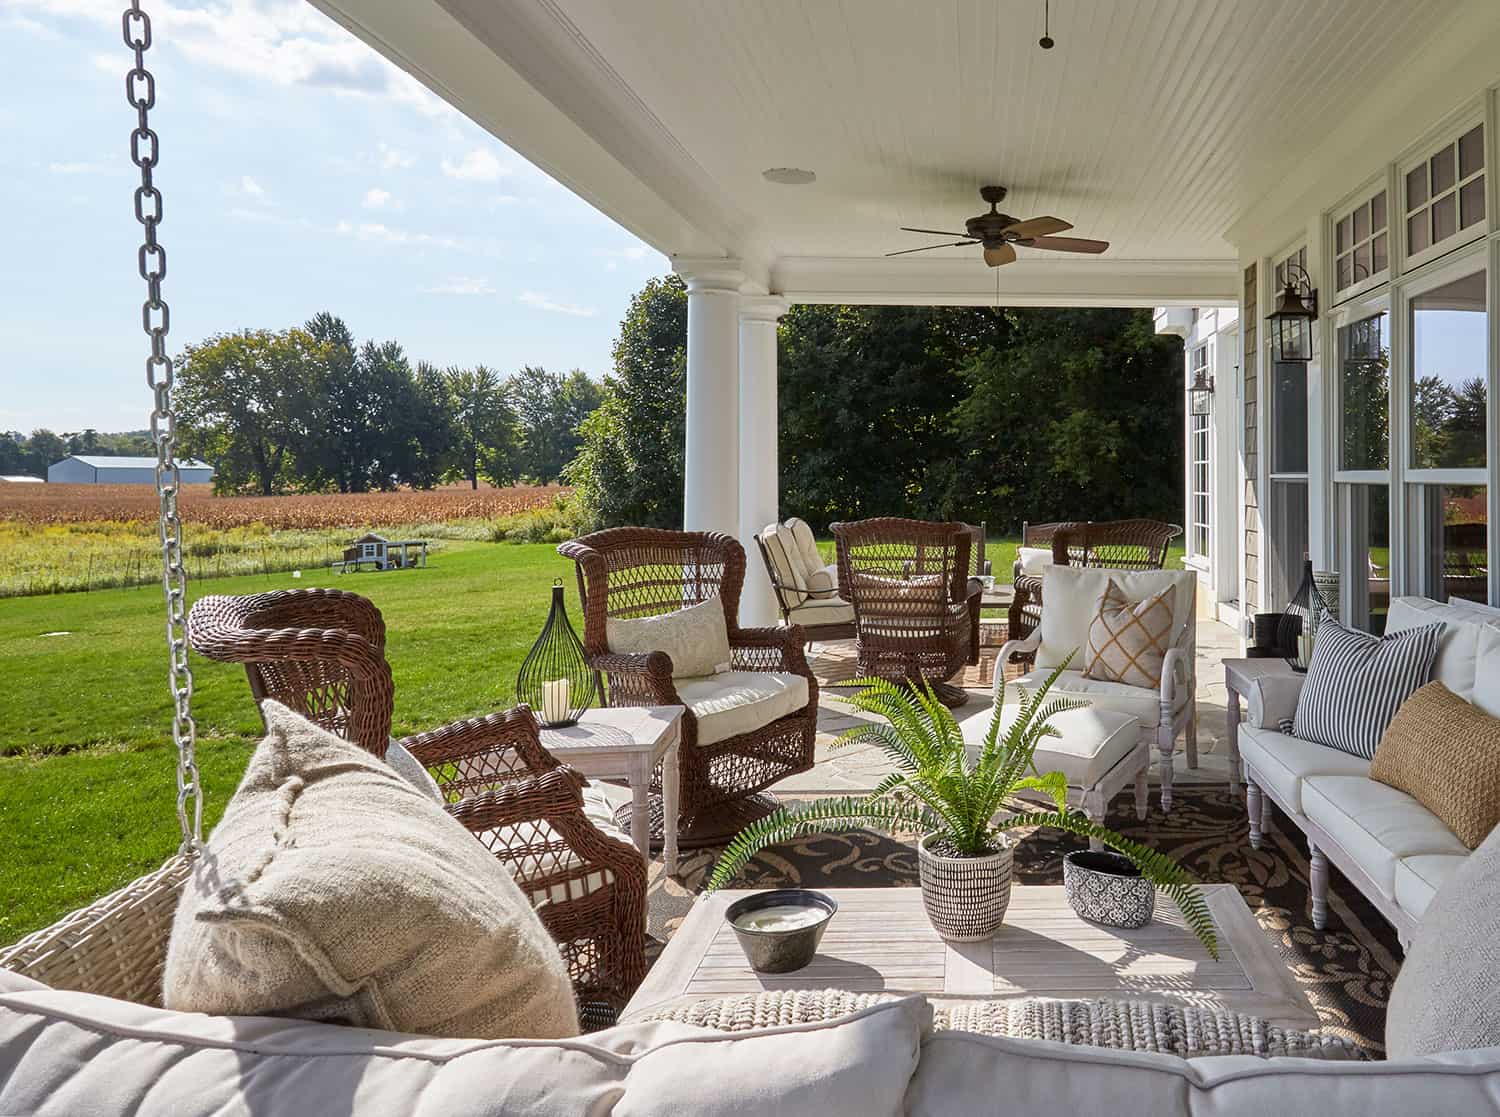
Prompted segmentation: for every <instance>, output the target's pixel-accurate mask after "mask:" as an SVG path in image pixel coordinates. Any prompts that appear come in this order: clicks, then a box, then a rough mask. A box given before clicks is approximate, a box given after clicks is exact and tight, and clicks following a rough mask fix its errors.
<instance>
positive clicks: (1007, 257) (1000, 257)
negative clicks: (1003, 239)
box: [984, 244, 1016, 268]
mask: <svg viewBox="0 0 1500 1117" xmlns="http://www.w3.org/2000/svg"><path fill="white" fill-rule="evenodd" d="M1015 258H1016V250H1015V249H1014V248H1012V247H1011V246H1010V245H1008V244H1002V245H1001V246H1000V247H999V248H986V249H985V250H984V262H985V263H986V264H988V265H989V266H990V267H992V268H998V267H999V266H1000V265H1001V264H1008V263H1010V262H1011V261H1012V260H1014V259H1015Z"/></svg>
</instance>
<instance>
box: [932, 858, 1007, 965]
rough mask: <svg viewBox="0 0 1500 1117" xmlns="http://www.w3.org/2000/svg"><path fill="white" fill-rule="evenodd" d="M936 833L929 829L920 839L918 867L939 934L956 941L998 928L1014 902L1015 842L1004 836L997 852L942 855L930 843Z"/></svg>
mask: <svg viewBox="0 0 1500 1117" xmlns="http://www.w3.org/2000/svg"><path fill="white" fill-rule="evenodd" d="M938 837H939V835H937V834H928V835H927V836H926V837H925V838H923V839H922V840H921V841H920V842H918V843H917V871H918V875H919V877H920V879H921V882H922V906H923V907H924V908H926V909H927V918H928V919H930V920H931V921H932V926H933V927H934V928H935V929H936V931H937V933H938V934H939V935H941V936H942V937H943V938H945V939H950V940H952V941H953V942H978V941H980V940H981V939H987V938H989V937H990V936H991V935H993V934H994V933H995V932H996V931H997V930H999V928H1000V924H1001V923H1003V922H1004V921H1005V909H1006V908H1008V907H1010V883H1011V867H1012V863H1013V862H1014V860H1015V847H1014V846H1013V845H1012V844H1011V842H1010V839H1009V838H1005V837H1003V836H1002V838H1001V839H1000V840H1001V841H1003V842H1004V843H1005V846H1004V848H1003V849H1002V850H1001V851H1000V852H999V853H991V854H987V855H986V856H984V857H944V856H942V855H940V854H937V853H933V852H932V851H931V850H930V849H929V848H928V846H929V844H930V843H932V842H934V841H936V840H937V839H938Z"/></svg>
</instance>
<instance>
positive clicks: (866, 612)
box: [833, 516, 982, 707]
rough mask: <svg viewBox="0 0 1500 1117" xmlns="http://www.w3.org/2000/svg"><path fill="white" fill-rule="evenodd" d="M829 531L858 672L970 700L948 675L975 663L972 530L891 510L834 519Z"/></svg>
mask: <svg viewBox="0 0 1500 1117" xmlns="http://www.w3.org/2000/svg"><path fill="white" fill-rule="evenodd" d="M833 537H834V539H835V541H836V543H837V550H838V566H839V596H841V597H843V598H844V599H845V600H847V601H848V602H849V603H850V604H851V605H853V606H854V628H855V642H856V646H857V649H858V655H859V670H860V673H861V674H863V675H867V676H874V677H876V678H882V679H891V680H896V681H899V680H906V681H908V682H910V683H912V684H920V683H926V684H927V685H929V686H931V687H932V690H933V693H934V694H936V695H937V697H938V698H939V699H940V700H941V701H942V702H943V703H944V704H945V705H948V706H950V707H952V706H961V705H963V704H964V703H965V702H967V701H968V695H967V694H965V693H964V691H963V690H962V688H960V687H956V686H952V685H950V684H949V683H948V680H949V679H951V678H952V677H953V676H954V675H956V674H958V672H959V671H961V670H962V669H963V668H964V666H965V665H966V664H973V663H977V662H978V661H979V604H980V597H981V594H982V587H981V586H980V584H979V582H978V581H977V580H976V579H973V578H971V577H970V576H969V551H970V544H971V542H972V538H973V536H972V532H971V529H970V528H968V527H967V526H966V525H964V524H960V523H936V524H935V523H927V522H924V521H922V520H903V519H898V518H896V517H890V516H888V517H881V518H878V519H872V520H858V521H855V522H853V523H847V524H834V525H833Z"/></svg>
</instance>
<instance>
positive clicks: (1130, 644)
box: [1083, 579, 1173, 688]
mask: <svg viewBox="0 0 1500 1117" xmlns="http://www.w3.org/2000/svg"><path fill="white" fill-rule="evenodd" d="M1172 593H1173V590H1172V588H1171V587H1168V588H1166V589H1164V590H1162V591H1161V592H1159V593H1154V594H1152V595H1151V596H1150V597H1148V598H1146V599H1145V600H1144V601H1130V600H1128V599H1127V598H1126V597H1125V594H1124V591H1122V590H1121V589H1120V587H1119V586H1117V585H1116V584H1115V582H1114V579H1110V582H1109V584H1108V585H1107V586H1105V588H1104V596H1102V597H1101V598H1100V599H1099V611H1098V612H1097V613H1096V614H1095V616H1094V623H1093V624H1092V625H1090V626H1089V646H1088V654H1087V656H1086V657H1085V659H1084V666H1083V673H1084V674H1085V675H1087V676H1088V677H1089V678H1091V679H1100V680H1102V681H1105V682H1111V683H1124V684H1126V685H1127V686H1138V687H1152V688H1155V687H1159V686H1161V668H1162V661H1163V660H1165V659H1166V656H1167V649H1168V648H1170V647H1171V646H1172Z"/></svg>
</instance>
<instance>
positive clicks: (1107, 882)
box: [1063, 850, 1156, 928]
mask: <svg viewBox="0 0 1500 1117" xmlns="http://www.w3.org/2000/svg"><path fill="white" fill-rule="evenodd" d="M1063 887H1064V889H1065V890H1066V892H1067V897H1068V903H1069V905H1071V906H1072V908H1073V910H1074V911H1076V912H1077V913H1078V914H1079V915H1081V916H1083V918H1085V919H1087V920H1089V921H1090V922H1092V923H1103V924H1104V925H1105V926H1107V927H1126V928H1130V927H1144V926H1145V925H1146V924H1147V923H1150V922H1151V917H1152V916H1153V915H1154V914H1155V909H1156V886H1155V885H1153V884H1152V883H1151V882H1150V881H1149V880H1147V879H1146V878H1145V877H1143V876H1141V871H1140V869H1138V868H1136V866H1135V864H1134V863H1133V862H1132V861H1131V860H1130V858H1128V857H1125V856H1123V855H1122V854H1118V853H1107V852H1105V851H1102V850H1074V851H1073V852H1072V853H1070V854H1068V855H1067V856H1066V857H1064V858H1063Z"/></svg>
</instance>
